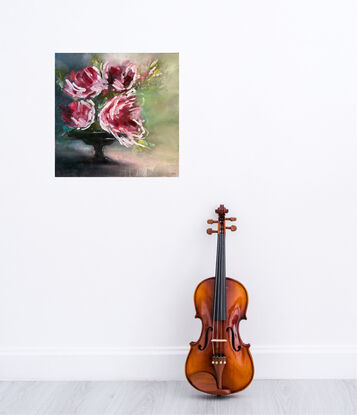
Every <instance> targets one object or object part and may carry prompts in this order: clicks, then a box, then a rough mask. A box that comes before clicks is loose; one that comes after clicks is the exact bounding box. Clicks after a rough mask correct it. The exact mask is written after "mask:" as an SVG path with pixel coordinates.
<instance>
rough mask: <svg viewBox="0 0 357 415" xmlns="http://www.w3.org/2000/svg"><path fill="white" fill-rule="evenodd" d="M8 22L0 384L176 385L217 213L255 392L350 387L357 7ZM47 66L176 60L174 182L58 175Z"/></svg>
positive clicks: (27, 16) (135, 11)
mask: <svg viewBox="0 0 357 415" xmlns="http://www.w3.org/2000/svg"><path fill="white" fill-rule="evenodd" d="M1 8H2V12H1V13H2V15H3V22H2V25H1V27H0V31H1V38H2V52H1V68H0V71H1V79H2V82H1V101H0V105H1V108H0V109H1V112H0V113H1V142H2V144H1V153H0V157H1V159H0V169H1V188H2V195H1V196H2V197H1V229H2V231H1V268H0V272H1V280H0V378H1V379H18V378H21V379H82V378H83V379H85V378H90V379H120V378H154V379H165V378H183V367H182V365H183V361H184V357H185V354H186V350H187V345H188V343H189V342H190V341H191V340H196V339H197V337H198V335H199V332H200V324H199V322H198V321H194V319H193V316H194V309H193V301H192V295H193V291H194V288H195V286H196V284H197V283H198V282H199V281H200V280H201V279H203V278H205V277H207V276H210V275H212V273H213V271H214V255H215V239H214V237H209V236H207V235H206V233H205V229H206V224H205V221H206V219H207V218H210V217H212V215H213V210H214V208H216V207H217V205H218V204H219V203H225V204H226V205H227V206H228V207H229V208H230V214H232V215H234V216H237V217H238V219H239V232H236V233H235V234H230V235H229V236H228V241H227V244H228V245H227V251H228V252H227V261H228V265H227V266H228V273H229V275H231V276H232V277H236V278H238V279H239V280H241V281H242V282H243V283H244V284H245V285H246V287H247V289H248V292H249V295H250V304H249V308H248V321H247V322H244V323H243V324H242V327H241V332H242V337H243V339H244V340H245V341H246V342H250V343H251V344H252V351H253V356H254V357H255V361H256V374H257V377H273V378H274V377H275V378H276V377H302V378H303V377H353V376H355V375H356V367H355V366H354V363H356V325H357V321H356V299H357V296H356V268H355V266H356V263H355V253H356V251H355V248H356V239H355V230H356V227H355V225H356V207H357V206H356V197H355V185H356V180H355V177H356V176H355V142H354V138H355V136H356V128H355V119H356V93H357V81H356V79H357V78H356V73H357V71H356V70H357V63H356V58H355V56H356V41H355V39H356V38H355V34H356V33H355V29H354V25H355V21H356V17H357V13H356V4H355V2H354V1H352V0H351V1H341V0H339V1H337V0H336V1H326V0H296V1H288V2H287V1H278V0H271V1H264V0H256V1H225V2H220V3H219V2H217V1H207V0H206V1H196V2H186V3H184V2H183V1H178V0H177V1H171V2H169V1H164V0H150V1H144V0H142V1H141V0H140V1H135V2H127V1H125V2H124V1H118V0H115V1H114V0H113V1H112V0H107V1H106V2H95V1H91V0H87V1H65V0H61V1H60V2H50V1H44V0H43V1H33V2H29V1H20V0H13V1H11V2H8V3H4V4H3V5H2V6H1ZM3 42H4V43H3ZM55 52H179V53H180V177H179V178H162V179H161V178H155V179H149V178H55V177H54V53H55Z"/></svg>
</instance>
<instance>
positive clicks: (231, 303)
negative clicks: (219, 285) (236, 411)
mask: <svg viewBox="0 0 357 415" xmlns="http://www.w3.org/2000/svg"><path fill="white" fill-rule="evenodd" d="M226 295H227V298H226V302H227V303H226V304H227V320H226V321H224V322H221V323H222V328H221V329H220V330H219V331H220V337H221V338H224V339H225V340H226V343H223V345H222V352H223V353H224V354H225V356H226V363H227V364H225V365H224V371H223V375H222V382H223V385H222V387H223V389H224V391H227V392H226V393H235V392H239V391H241V390H243V389H244V388H246V387H247V386H248V385H249V384H250V382H251V381H252V379H253V376H254V365H253V360H252V357H251V355H250V352H249V344H245V343H244V342H243V341H242V339H241V338H240V336H239V332H238V330H237V324H238V325H239V322H240V321H241V320H242V319H246V310H247V306H248V294H247V291H246V289H245V288H244V286H243V285H242V284H241V283H239V282H238V281H235V280H234V279H231V278H227V279H226ZM213 296H214V278H207V279H206V280H204V281H202V282H201V283H200V284H198V286H197V288H196V290H195V294H194V302H195V308H196V313H197V314H196V317H198V318H200V319H201V321H202V331H201V335H200V337H199V339H198V340H197V341H196V342H191V344H190V346H191V347H190V352H189V354H188V357H187V360H186V364H185V373H186V377H187V380H188V381H189V383H190V384H191V385H192V386H193V387H195V388H196V389H198V390H200V391H204V392H206V393H212V394H216V393H217V384H216V379H217V375H216V373H215V368H214V365H212V363H211V362H212V355H213V350H212V343H211V339H212V331H211V330H209V329H208V328H209V327H213V326H214V324H217V323H214V322H213V321H212V316H213ZM228 328H231V330H232V333H233V337H234V344H235V345H236V346H237V345H240V346H241V349H240V351H238V352H237V351H235V350H234V349H233V347H232V346H233V343H232V335H231V332H230V331H227V330H228ZM207 339H208V343H209V344H208V345H207V347H206V348H204V350H202V346H203V345H205V344H206V343H207V341H206V340H207ZM213 360H214V359H213ZM217 382H218V380H217ZM224 394H225V393H224Z"/></svg>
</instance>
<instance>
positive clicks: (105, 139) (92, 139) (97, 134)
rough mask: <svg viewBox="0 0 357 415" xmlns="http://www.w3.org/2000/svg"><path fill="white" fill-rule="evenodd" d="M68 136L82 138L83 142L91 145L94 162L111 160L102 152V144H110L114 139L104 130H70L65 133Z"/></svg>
mask: <svg viewBox="0 0 357 415" xmlns="http://www.w3.org/2000/svg"><path fill="white" fill-rule="evenodd" d="M67 136H68V137H71V138H74V139H78V140H82V141H83V142H84V143H85V144H88V145H91V146H93V148H94V156H93V161H94V162H109V161H112V160H111V159H110V158H109V157H107V156H106V155H105V154H104V152H103V147H104V146H110V145H111V144H113V143H114V141H116V139H115V138H114V137H113V136H112V135H111V134H110V133H107V132H106V131H86V130H71V131H69V132H68V133H67Z"/></svg>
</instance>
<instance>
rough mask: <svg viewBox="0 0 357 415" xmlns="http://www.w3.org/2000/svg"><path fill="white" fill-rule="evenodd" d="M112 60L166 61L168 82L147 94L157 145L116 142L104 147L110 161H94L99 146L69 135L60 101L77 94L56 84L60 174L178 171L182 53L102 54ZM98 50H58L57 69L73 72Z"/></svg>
mask: <svg viewBox="0 0 357 415" xmlns="http://www.w3.org/2000/svg"><path fill="white" fill-rule="evenodd" d="M97 55H99V56H101V57H102V58H104V59H106V58H107V59H108V60H110V61H112V60H113V58H114V59H115V60H119V61H123V60H126V59H130V60H133V61H134V62H138V63H141V62H140V60H142V62H143V63H146V62H151V61H153V60H155V59H157V58H158V59H159V61H160V62H162V71H163V79H162V84H163V87H162V88H160V90H158V91H154V92H150V95H147V96H145V102H147V103H148V104H147V105H144V106H143V109H142V116H143V118H144V119H145V123H144V125H145V128H147V129H148V130H149V133H150V141H151V142H152V143H154V144H155V148H154V149H153V150H151V151H148V152H146V151H145V152H137V151H135V149H134V151H133V149H131V148H126V147H124V146H122V145H120V144H119V142H117V141H115V142H114V143H113V144H111V145H110V146H105V147H104V153H105V155H106V156H108V157H109V158H110V160H111V161H110V162H106V163H100V162H93V154H94V149H93V147H92V146H91V145H87V144H85V143H84V142H83V141H82V140H78V139H74V138H71V137H68V136H67V135H66V128H65V126H64V123H63V120H62V117H61V113H62V111H61V109H60V105H67V104H69V103H70V102H71V101H72V99H71V97H69V96H67V95H66V94H64V93H63V91H62V90H61V88H60V87H59V86H58V85H57V84H56V85H55V140H56V142H55V175H56V177H63V176H72V177H73V176H84V177H88V176H97V177H98V176H99V177H104V176H118V177H123V176H163V177H165V176H166V177H167V176H178V54H131V55H130V54H112V55H104V54H97ZM92 56H93V54H89V53H56V55H55V61H56V70H59V71H61V72H64V73H70V72H71V71H72V70H74V71H78V70H80V69H82V68H84V67H85V66H89V65H90V60H91V58H92Z"/></svg>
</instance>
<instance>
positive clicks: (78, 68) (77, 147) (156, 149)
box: [55, 53, 179, 177]
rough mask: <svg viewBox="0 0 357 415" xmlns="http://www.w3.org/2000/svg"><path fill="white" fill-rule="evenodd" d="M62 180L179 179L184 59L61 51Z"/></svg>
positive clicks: (58, 163)
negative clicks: (180, 109)
mask: <svg viewBox="0 0 357 415" xmlns="http://www.w3.org/2000/svg"><path fill="white" fill-rule="evenodd" d="M55 66H56V86H55V88H56V89H55V97H56V98H55V140H56V145H55V174H56V177H78V176H81V177H110V176H112V177H155V176H156V177H175V176H178V175H179V55H178V53H131V54H123V53H97V54H88V53H56V55H55Z"/></svg>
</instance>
